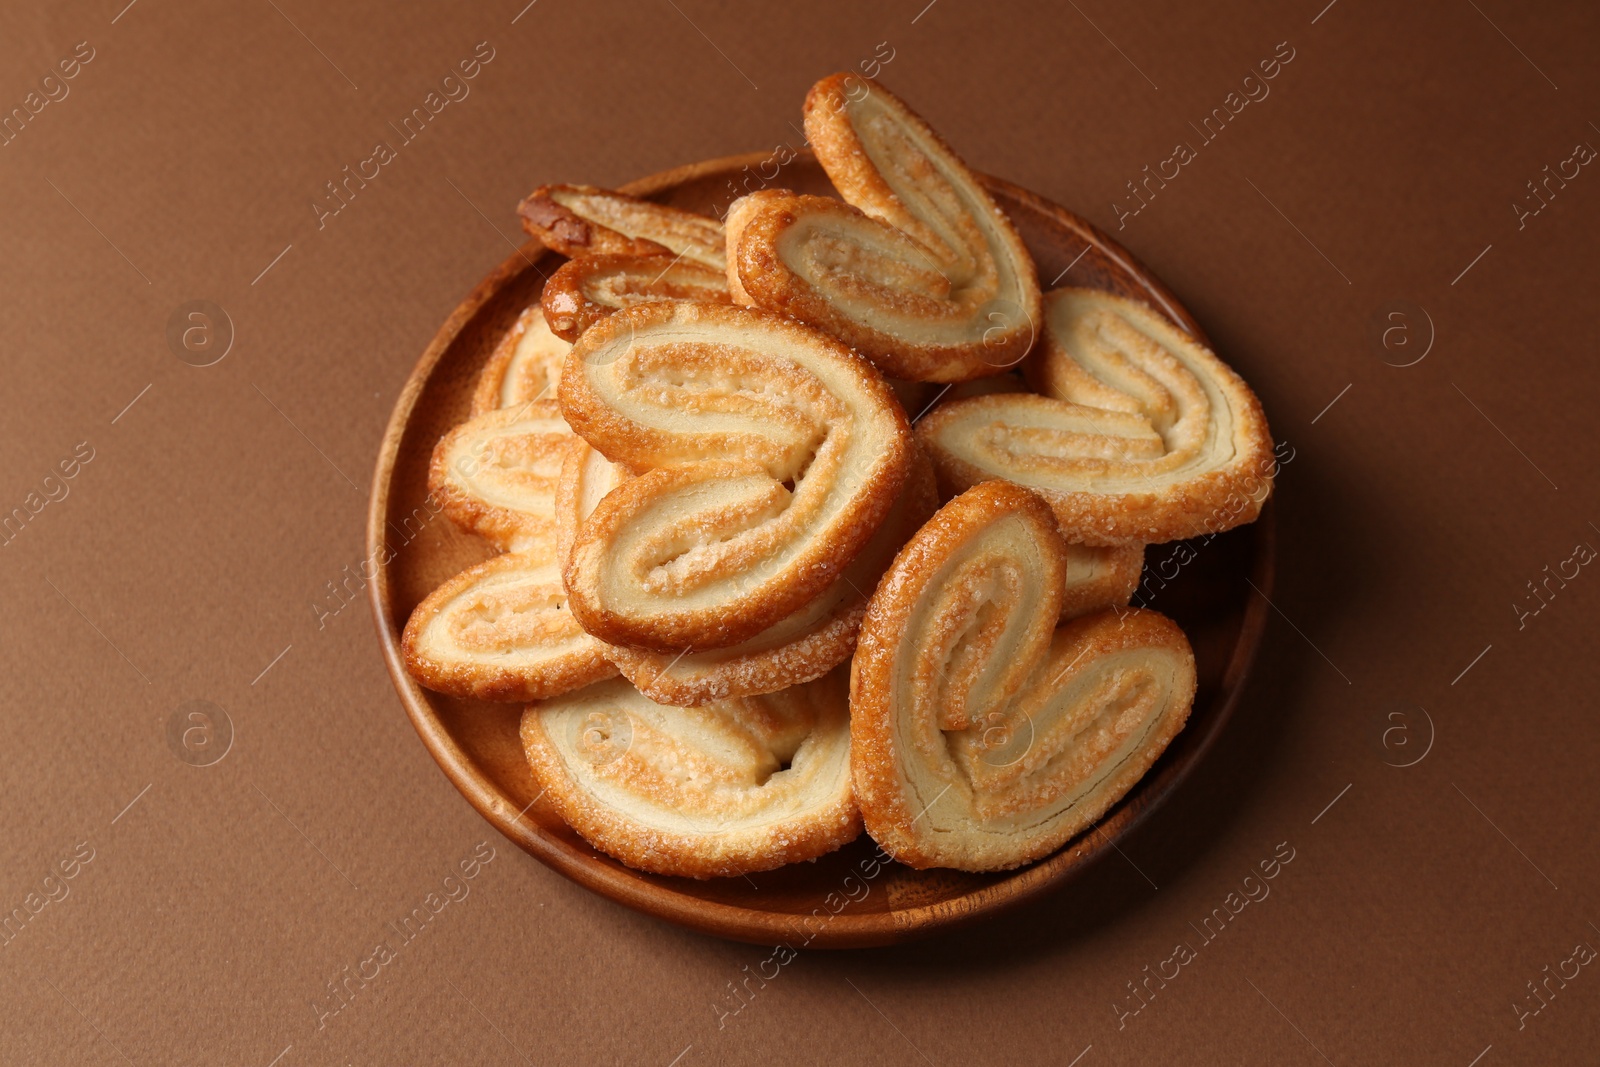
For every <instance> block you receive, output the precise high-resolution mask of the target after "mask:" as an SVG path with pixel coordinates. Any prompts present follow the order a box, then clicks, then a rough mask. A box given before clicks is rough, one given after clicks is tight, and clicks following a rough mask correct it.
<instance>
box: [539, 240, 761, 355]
mask: <svg viewBox="0 0 1600 1067" xmlns="http://www.w3.org/2000/svg"><path fill="white" fill-rule="evenodd" d="M652 300H698V301H701V302H703V303H708V304H728V303H732V302H733V298H732V297H730V296H729V295H728V276H727V274H726V272H724V271H717V270H712V269H711V268H710V267H706V266H702V265H701V264H699V263H693V262H690V261H689V260H681V259H678V258H677V257H675V256H619V255H596V256H581V257H579V258H578V259H573V260H569V261H567V262H566V263H563V264H562V265H561V267H560V269H558V270H557V271H556V272H555V273H554V274H552V275H551V276H550V279H549V280H548V281H547V282H545V285H544V293H543V295H542V296H541V297H540V298H539V302H540V304H541V306H542V307H543V308H544V317H545V320H546V321H547V322H549V323H550V329H551V330H552V331H553V332H554V333H555V334H556V336H558V337H560V338H562V339H563V340H566V341H576V340H577V339H578V335H579V334H581V333H583V331H584V330H587V329H588V328H589V327H591V326H593V325H594V324H595V323H597V322H599V321H600V320H601V319H603V318H605V317H606V316H607V315H610V314H611V313H612V312H613V311H616V310H617V309H618V308H625V307H632V306H633V305H635V304H644V303H649V302H650V301H652Z"/></svg>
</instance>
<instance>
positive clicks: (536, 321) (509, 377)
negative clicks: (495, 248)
mask: <svg viewBox="0 0 1600 1067" xmlns="http://www.w3.org/2000/svg"><path fill="white" fill-rule="evenodd" d="M571 350H572V345H570V344H568V343H567V342H566V341H563V340H562V339H561V338H559V337H557V336H556V335H555V334H553V333H551V332H550V326H549V324H547V323H546V322H545V319H544V312H543V311H542V310H541V309H540V307H539V305H538V304H534V305H532V306H531V307H528V308H526V309H524V310H523V312H522V314H521V315H519V316H518V317H517V321H516V322H515V323H513V324H512V326H511V329H509V330H507V331H506V335H505V336H504V337H503V338H501V339H500V343H499V344H498V345H496V346H495V350H494V352H493V354H491V355H490V356H489V362H488V363H486V364H484V368H483V371H482V373H480V374H479V375H478V386H477V388H476V389H474V390H473V392H472V414H474V415H482V414H483V413H484V412H485V411H493V410H495V409H496V408H513V407H517V406H518V405H520V404H526V403H527V402H528V401H530V400H554V399H555V398H556V382H557V381H559V380H560V378H561V362H562V361H563V360H564V359H566V358H567V353H568V352H570V351H571Z"/></svg>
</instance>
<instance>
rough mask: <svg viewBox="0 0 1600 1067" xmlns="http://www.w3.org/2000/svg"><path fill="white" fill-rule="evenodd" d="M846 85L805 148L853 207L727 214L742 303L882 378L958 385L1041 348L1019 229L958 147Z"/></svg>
mask: <svg viewBox="0 0 1600 1067" xmlns="http://www.w3.org/2000/svg"><path fill="white" fill-rule="evenodd" d="M866 84H869V83H863V82H861V80H860V79H859V78H855V77H854V76H851V75H845V74H836V75H833V76H831V77H828V78H824V79H823V80H822V81H820V82H818V83H817V84H816V85H815V86H813V87H812V89H811V92H810V93H809V94H808V95H807V97H806V104H805V126H806V136H807V137H808V139H809V140H810V142H811V144H812V146H813V148H814V149H815V150H816V153H817V159H818V161H819V162H820V163H821V164H822V166H823V169H824V170H826V171H827V172H828V177H829V178H831V179H832V180H833V184H834V186H835V187H836V188H837V189H838V190H839V193H840V195H841V196H842V197H844V199H845V200H846V201H847V202H848V203H840V202H838V201H836V200H830V199H828V198H826V197H817V196H799V195H795V194H793V193H788V192H785V191H773V190H765V191H763V192H761V193H756V194H752V195H751V196H749V197H746V198H744V199H742V200H741V201H739V202H736V203H735V205H734V206H733V207H732V209H730V212H729V223H728V233H729V244H728V250H729V256H728V259H729V278H730V280H729V288H730V289H731V290H732V291H733V293H734V298H735V300H741V301H745V302H749V303H753V304H755V305H757V306H759V307H763V308H768V309H770V310H774V311H781V312H783V313H785V314H787V315H791V316H793V317H794V318H797V319H800V320H801V321H802V322H807V323H810V324H811V325H813V326H816V327H818V328H820V329H822V330H824V331H825V332H827V333H830V334H832V335H834V336H836V337H839V338H840V339H842V340H844V341H845V342H846V343H847V344H849V345H850V346H851V347H853V348H855V349H856V350H858V351H860V352H862V353H863V354H865V355H866V356H867V357H868V358H870V359H871V360H872V361H873V362H874V363H876V364H877V365H878V367H879V368H880V369H882V370H883V372H884V373H885V374H889V375H893V376H895V377H898V378H907V379H911V380H914V381H928V382H956V381H964V380H967V379H971V378H979V377H983V376H985V375H989V374H996V373H999V372H1001V371H1003V370H1005V369H1007V368H1009V367H1013V366H1015V365H1016V364H1017V363H1018V362H1019V361H1020V360H1021V359H1022V358H1023V356H1025V355H1026V354H1027V352H1028V349H1029V348H1030V347H1032V345H1033V341H1034V337H1035V335H1036V333H1037V323H1038V321H1039V281H1038V276H1037V272H1036V270H1035V268H1034V265H1033V260H1032V258H1031V257H1030V256H1029V255H1028V251H1027V248H1026V247H1025V246H1024V245H1023V243H1022V239H1021V238H1020V237H1019V236H1018V235H1017V232H1016V230H1015V229H1014V228H1013V227H1012V225H1011V222H1010V220H1008V219H1007V218H1006V217H1005V214H1004V213H1003V212H1001V210H1000V208H999V207H998V206H997V205H996V204H995V202H994V200H993V199H991V198H990V196H989V194H988V193H987V192H985V191H984V189H983V187H982V185H981V184H980V183H979V181H978V179H977V176H976V175H974V174H973V173H972V171H970V170H968V169H967V166H966V164H964V163H963V162H962V161H961V160H960V158H959V157H958V156H956V154H955V153H954V152H953V151H951V150H950V147H949V146H948V145H946V144H945V143H944V141H943V140H942V139H941V138H940V137H939V135H938V134H936V133H935V132H934V131H933V130H932V129H931V128H930V127H929V126H928V124H927V123H926V122H924V121H923V120H922V119H921V118H920V117H918V116H917V114H916V113H915V112H913V111H912V110H911V109H910V108H909V107H907V106H906V105H905V104H904V103H903V102H902V101H901V100H900V99H899V98H897V97H896V96H894V95H893V94H892V93H890V92H889V91H888V90H887V89H885V88H883V86H881V85H877V84H870V89H869V90H868V91H867V92H865V93H856V92H854V91H853V90H852V89H851V88H849V87H850V86H856V87H860V86H862V85H866Z"/></svg>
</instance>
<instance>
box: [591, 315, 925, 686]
mask: <svg viewBox="0 0 1600 1067" xmlns="http://www.w3.org/2000/svg"><path fill="white" fill-rule="evenodd" d="M560 399H561V410H562V412H563V413H564V414H565V415H566V417H567V421H568V422H569V423H570V424H571V425H572V428H573V429H574V430H575V431H576V432H577V433H578V434H579V435H580V436H582V437H583V438H584V439H585V440H587V441H588V442H589V443H590V444H591V445H593V446H594V447H595V448H596V449H597V450H599V451H600V452H601V453H602V454H603V455H604V456H605V457H606V458H607V459H609V460H611V461H612V462H614V463H622V464H625V465H627V466H628V467H629V468H631V469H633V470H635V471H639V472H642V473H640V474H639V476H638V477H636V478H633V479H630V480H629V481H627V482H625V483H624V484H622V485H620V486H618V487H617V488H615V489H613V490H612V491H611V492H610V493H608V494H607V495H606V496H605V497H604V498H603V499H602V500H601V501H600V502H599V504H598V505H597V506H596V507H595V509H594V511H593V512H592V513H591V514H590V515H589V517H588V518H587V519H586V520H585V521H584V523H583V525H582V526H581V528H580V529H579V530H578V532H577V536H576V537H575V539H574V541H573V545H572V553H571V558H570V559H569V560H568V561H567V565H566V571H565V580H566V585H567V590H568V592H569V593H570V594H571V596H572V601H571V607H572V612H573V614H574V615H576V616H577V617H578V620H579V622H581V623H582V624H583V627H584V629H586V630H588V631H589V632H590V633H592V634H594V635H595V636H596V637H599V638H601V639H602V640H604V641H607V642H609V643H611V644H620V645H631V646H635V647H639V648H647V649H654V650H656V651H661V652H668V653H671V654H674V655H676V654H677V653H680V652H683V651H684V650H685V649H692V650H701V651H703V650H705V649H709V648H724V647H726V646H728V645H732V644H736V643H738V642H740V641H743V640H746V639H747V638H751V637H754V636H756V635H757V634H759V633H760V632H761V631H763V630H765V629H766V628H767V627H769V626H772V625H774V624H775V623H777V622H779V621H780V620H782V619H784V618H785V617H787V616H789V615H791V614H793V613H794V612H795V611H798V610H799V609H800V608H802V607H804V606H805V605H806V604H807V603H809V602H810V601H811V600H812V599H813V598H814V597H816V596H818V595H819V594H821V593H822V592H823V591H824V590H825V589H827V588H828V586H830V585H831V584H832V583H833V582H834V580H835V579H836V578H837V577H838V576H839V574H840V572H841V571H842V570H844V568H845V567H846V566H847V565H848V564H849V563H850V561H851V560H852V559H854V558H855V557H856V555H857V554H858V553H859V552H860V551H861V549H862V547H863V546H864V545H865V544H866V543H867V540H868V539H869V538H870V537H871V536H872V534H873V532H874V531H875V530H876V529H877V528H878V526H879V524H881V523H882V522H883V520H884V519H885V518H886V517H887V515H888V512H889V508H890V506H891V505H892V504H893V502H894V500H895V497H896V496H897V495H898V494H899V492H900V488H901V485H902V484H903V483H904V481H905V477H906V474H907V471H908V469H909V468H910V465H911V459H912V455H913V446H912V444H911V436H910V428H909V426H908V424H907V422H906V416H905V412H904V411H902V410H901V408H900V405H899V404H898V403H896V402H895V399H894V394H893V392H892V391H891V390H890V389H889V386H888V385H887V384H885V382H884V380H883V379H882V378H881V377H880V376H879V375H878V374H877V372H876V371H874V370H873V369H872V366H871V365H870V364H869V363H867V362H866V361H865V360H864V359H862V358H861V357H860V356H858V355H856V354H855V353H854V352H852V351H851V350H850V349H849V348H847V347H846V346H845V345H843V344H841V343H840V342H839V341H837V340H835V339H834V338H831V337H828V336H826V335H824V334H821V333H818V332H817V331H815V330H813V329H810V328H809V327H806V326H803V325H801V324H800V323H797V322H794V321H793V320H791V319H786V318H784V317H782V316H779V315H773V314H770V313H767V312H763V311H756V310H752V309H747V308H739V307H731V306H725V305H719V304H682V303H659V304H641V305H639V306H637V307H632V308H625V309H623V310H621V311H618V312H616V313H615V314H614V315H612V316H611V317H610V318H608V319H605V320H604V321H602V322H600V323H598V324H597V325H595V326H594V327H592V328H591V329H590V330H589V331H588V332H586V333H585V334H584V335H583V336H582V337H581V338H579V340H578V343H577V344H576V345H574V346H573V349H572V354H571V355H570V356H569V357H568V359H567V362H566V365H565V366H564V367H563V369H562V375H561V387H560Z"/></svg>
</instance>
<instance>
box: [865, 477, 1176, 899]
mask: <svg viewBox="0 0 1600 1067" xmlns="http://www.w3.org/2000/svg"><path fill="white" fill-rule="evenodd" d="M1066 557H1067V549H1066V544H1065V542H1064V541H1063V540H1062V537H1061V533H1060V531H1059V529H1058V528H1057V526H1056V523H1055V517H1054V515H1053V514H1052V513H1051V511H1050V509H1049V507H1048V506H1047V505H1046V504H1045V502H1044V501H1043V500H1042V499H1040V497H1039V496H1038V495H1037V494H1035V493H1033V492H1031V491H1029V490H1027V489H1023V488H1021V487H1020V486H1015V485H1011V484H1009V483H1006V482H987V483H985V484H983V485H979V486H977V487H976V488H973V489H970V490H968V491H967V492H966V493H963V494H962V495H961V496H959V497H957V498H956V499H955V500H953V501H951V502H950V503H949V504H947V505H945V506H944V507H943V508H942V509H940V511H939V513H938V514H937V515H935V516H934V517H933V519H932V520H931V521H930V522H929V523H928V524H927V525H926V526H924V527H923V528H922V530H921V531H919V532H918V533H917V535H916V536H915V537H913V538H912V540H911V542H910V543H909V544H907V545H906V547H905V548H904V549H903V550H902V551H901V553H900V555H899V557H898V558H897V559H896V560H895V563H894V566H893V567H892V568H890V570H889V573H888V574H887V575H885V576H884V580H883V582H882V584H881V585H879V587H878V590H877V592H876V593H874V594H873V597H872V601H871V603H870V604H869V605H868V608H867V616H866V619H865V620H864V621H863V622H862V625H861V638H860V642H859V644H858V645H857V648H856V655H855V660H854V664H853V669H852V676H851V690H850V716H851V738H852V740H851V757H850V758H851V765H852V767H853V774H854V779H855V787H856V796H857V802H858V803H859V804H860V806H861V811H862V817H863V818H864V819H865V821H866V826H867V831H868V832H869V833H870V834H871V835H872V837H873V839H874V840H876V841H877V842H878V843H879V844H880V845H881V846H883V848H884V849H885V850H886V851H888V852H889V853H890V854H891V855H893V856H894V857H895V858H896V859H898V860H900V861H901V862H902V863H906V864H909V865H911V866H913V867H919V868H920V867H957V868H960V869H962V870H972V871H987V870H1004V869H1007V868H1011V867H1017V866H1020V865H1022V864H1024V863H1029V862H1032V861H1033V860H1036V859H1038V858H1040V857H1042V856H1045V855H1048V854H1049V853H1051V852H1053V851H1055V850H1056V849H1057V848H1060V847H1061V846H1062V845H1063V844H1065V843H1066V842H1067V841H1068V840H1069V839H1071V838H1072V837H1073V836H1074V835H1075V834H1077V833H1079V832H1081V831H1082V830H1084V829H1085V828H1086V827H1088V826H1090V825H1091V824H1093V823H1094V821H1095V820H1096V819H1098V818H1100V816H1102V815H1103V814H1105V812H1106V811H1108V810H1109V809H1110V808H1111V806H1112V805H1113V804H1115V803H1116V802H1117V801H1118V800H1119V799H1121V798H1122V796H1123V795H1124V794H1126V793H1127V791H1128V790H1129V789H1131V788H1132V787H1133V785H1134V783H1135V782H1137V781H1138V780H1139V778H1140V777H1141V776H1143V774H1144V773H1145V771H1147V770H1148V769H1149V768H1150V766H1151V764H1153V763H1154V762H1155V760H1156V759H1157V757H1159V756H1160V755H1161V753H1162V751H1163V750H1165V748H1166V746H1167V744H1168V743H1169V742H1170V741H1171V740H1172V738H1173V737H1174V736H1176V735H1177V733H1178V731H1179V730H1180V729H1182V727H1183V724H1184V722H1185V721H1186V720H1187V718H1188V715H1189V709H1190V705H1191V704H1192V702H1193V699H1194V693H1195V665H1194V654H1193V652H1192V651H1191V649H1190V648H1189V642H1188V641H1187V639H1186V638H1185V637H1184V635H1183V632H1182V631H1181V630H1179V629H1178V627H1177V625H1176V624H1175V623H1173V622H1172V621H1171V620H1170V619H1167V618H1166V617H1165V616H1162V615H1158V614H1157V613H1155V612H1152V611H1141V610H1131V611H1123V612H1112V611H1102V612H1097V613H1094V614H1091V615H1085V616H1082V617H1080V618H1077V619H1073V620H1071V621H1069V622H1067V623H1065V624H1064V625H1061V626H1060V627H1059V628H1058V627H1057V625H1056V621H1057V619H1058V617H1059V616H1060V614H1061V599H1062V590H1063V586H1064V581H1065V573H1066V568H1067V559H1066Z"/></svg>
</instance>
